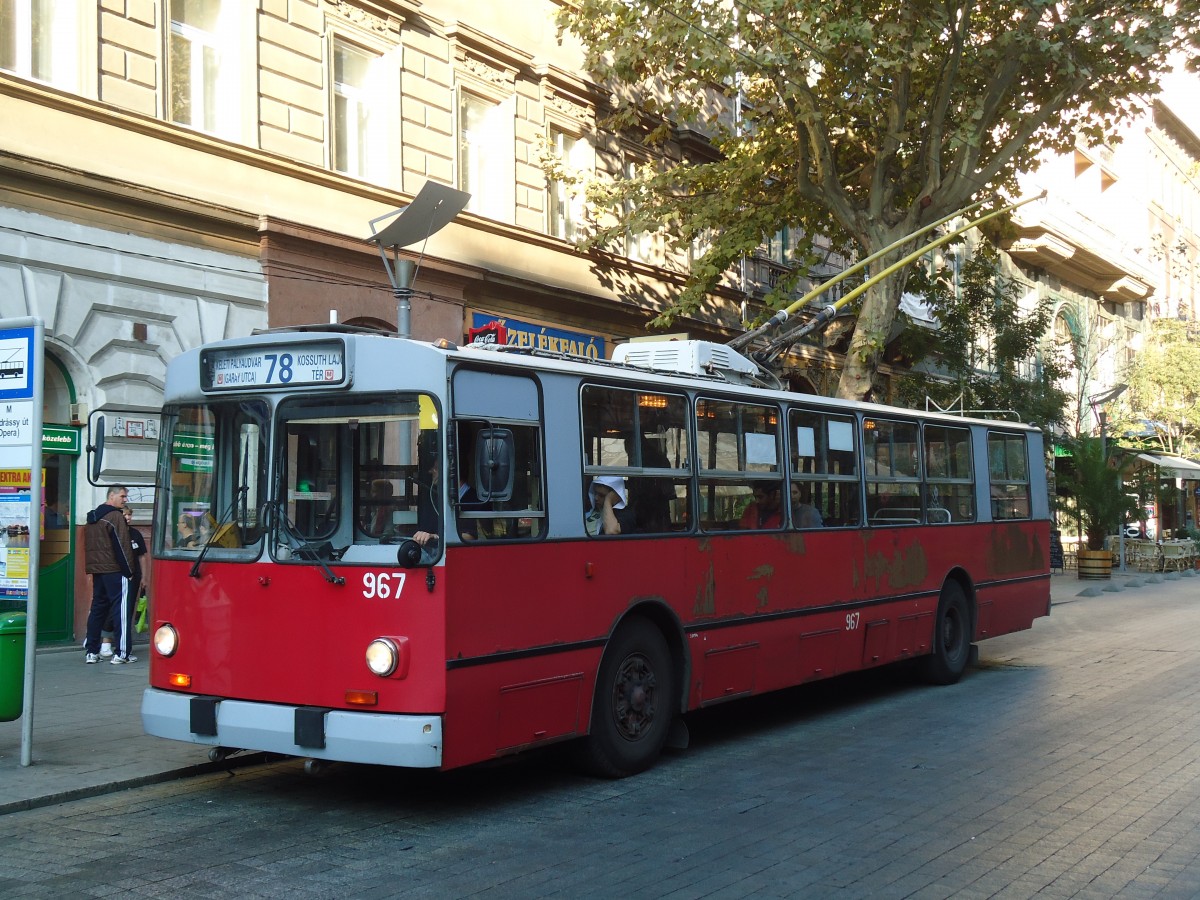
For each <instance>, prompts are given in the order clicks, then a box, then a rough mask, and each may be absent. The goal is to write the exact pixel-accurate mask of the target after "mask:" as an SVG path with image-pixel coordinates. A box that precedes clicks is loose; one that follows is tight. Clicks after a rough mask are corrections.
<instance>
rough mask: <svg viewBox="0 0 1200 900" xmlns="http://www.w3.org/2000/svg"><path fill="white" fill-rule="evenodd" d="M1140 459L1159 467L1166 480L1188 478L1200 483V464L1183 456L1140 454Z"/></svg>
mask: <svg viewBox="0 0 1200 900" xmlns="http://www.w3.org/2000/svg"><path fill="white" fill-rule="evenodd" d="M1138 459H1142V460H1145V461H1146V462H1148V463H1150V464H1151V465H1155V466H1158V467H1159V468H1160V469H1162V470H1164V471H1163V477H1164V478H1187V479H1189V480H1191V481H1200V463H1194V462H1192V461H1191V460H1190V459H1184V458H1183V457H1182V456H1160V455H1159V454H1157V453H1139V454H1138Z"/></svg>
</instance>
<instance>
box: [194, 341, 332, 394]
mask: <svg viewBox="0 0 1200 900" xmlns="http://www.w3.org/2000/svg"><path fill="white" fill-rule="evenodd" d="M345 383H346V346H345V344H343V343H342V342H341V341H314V342H312V343H309V344H267V345H264V346H261V347H237V348H234V349H229V350H207V351H205V352H204V353H202V354H201V356H200V384H201V387H203V388H204V390H206V391H245V390H262V389H263V388H288V387H301V386H312V385H319V386H321V387H340V386H342V385H344V384H345Z"/></svg>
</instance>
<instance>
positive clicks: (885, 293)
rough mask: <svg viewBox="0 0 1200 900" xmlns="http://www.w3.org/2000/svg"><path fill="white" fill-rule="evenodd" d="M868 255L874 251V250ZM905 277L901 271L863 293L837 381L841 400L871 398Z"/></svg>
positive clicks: (904, 273)
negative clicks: (860, 306)
mask: <svg viewBox="0 0 1200 900" xmlns="http://www.w3.org/2000/svg"><path fill="white" fill-rule="evenodd" d="M881 246H885V245H883V244H881ZM867 252H869V253H870V252H874V248H872V249H870V250H868V251H867ZM906 277H907V272H906V271H905V270H903V269H902V270H900V271H899V272H895V273H893V274H891V275H889V276H888V277H887V278H885V279H883V280H882V281H880V282H879V283H877V284H875V285H872V286H871V287H870V288H869V289H868V290H867V291H866V292H865V293H864V294H863V303H862V308H861V309H860V310H859V313H858V322H857V323H856V324H855V326H854V336H853V337H852V338H851V339H850V349H849V350H847V351H846V363H845V366H844V368H843V369H842V377H841V380H840V381H839V382H838V389H837V396H838V397H841V398H842V399H844V400H868V399H871V391H872V389H873V388H874V387H875V375H876V370H877V369H878V367H879V358H880V355H881V354H882V353H883V349H884V346H885V345H886V344H887V338H888V334H889V332H891V330H892V323H893V322H894V321H895V320H896V310H897V309H898V308H899V306H900V293H901V291H902V290H903V288H904V281H905V278H906ZM880 399H883V398H880Z"/></svg>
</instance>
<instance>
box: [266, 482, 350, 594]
mask: <svg viewBox="0 0 1200 900" xmlns="http://www.w3.org/2000/svg"><path fill="white" fill-rule="evenodd" d="M264 508H270V509H271V510H272V512H273V513H274V515H276V516H278V523H279V528H278V529H277V530H279V531H282V532H283V533H284V534H285V535H287V538H288V549H289V550H291V551H292V555H294V556H295V557H296V558H297V559H303V560H306V561H309V562H315V563H316V564H317V565H318V566H320V568H321V571H322V572H324V573H325V580H326V581H328V582H329V583H330V584H336V585H339V586H340V585H343V584H345V583H346V579H345V578H343V577H342V576H341V575H336V574H334V571H333V569H331V568H329V565H328V563H326V562H325V558H326V557H328V558H330V559H336V558H337V553H336V551H335V550H334V549H333V544H332V543H331V542H329V541H322V542H321V543H319V544H314V543H312V542H311V541H306V540H305V539H304V536H303V535H302V534H300V530H299V529H298V528H297V527H296V523H294V522H293V521H292V520H291V519H289V518H288V514H287V513H286V512H284V510H283V501H282V500H275V501H272V502H270V503H267V504H265V505H264Z"/></svg>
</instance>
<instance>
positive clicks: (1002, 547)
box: [987, 525, 1049, 575]
mask: <svg viewBox="0 0 1200 900" xmlns="http://www.w3.org/2000/svg"><path fill="white" fill-rule="evenodd" d="M1048 549H1049V548H1045V549H1043V547H1042V544H1041V542H1040V541H1037V540H1035V539H1034V535H1033V534H1032V533H1030V532H1028V531H1026V530H1024V529H1022V528H1021V527H1020V526H1018V525H1013V526H1012V527H1011V528H1004V529H995V530H994V531H993V533H992V539H991V541H989V542H988V547H987V566H988V570H989V571H991V572H993V573H994V574H996V575H1012V574H1016V573H1019V572H1028V571H1030V570H1034V571H1039V572H1040V571H1042V570H1044V569H1046V568H1047V564H1046V552H1047V551H1048Z"/></svg>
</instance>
